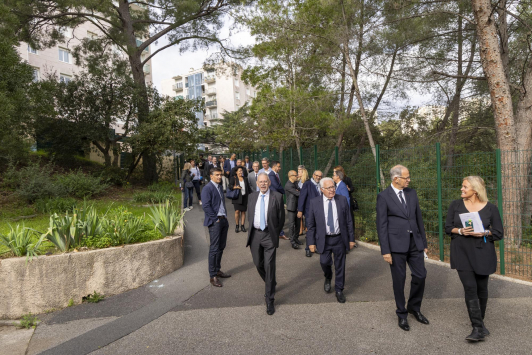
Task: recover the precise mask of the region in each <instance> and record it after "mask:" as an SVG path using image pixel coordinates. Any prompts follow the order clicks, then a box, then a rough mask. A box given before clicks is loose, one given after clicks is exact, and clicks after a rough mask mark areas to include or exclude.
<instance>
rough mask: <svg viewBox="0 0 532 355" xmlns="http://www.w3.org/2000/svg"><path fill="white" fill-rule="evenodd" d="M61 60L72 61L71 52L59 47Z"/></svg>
mask: <svg viewBox="0 0 532 355" xmlns="http://www.w3.org/2000/svg"><path fill="white" fill-rule="evenodd" d="M59 61H60V62H65V63H70V52H69V51H68V50H66V49H63V48H59Z"/></svg>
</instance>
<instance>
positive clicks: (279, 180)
mask: <svg viewBox="0 0 532 355" xmlns="http://www.w3.org/2000/svg"><path fill="white" fill-rule="evenodd" d="M275 177H276V178H277V182H278V183H279V184H280V183H281V179H279V174H277V173H275Z"/></svg>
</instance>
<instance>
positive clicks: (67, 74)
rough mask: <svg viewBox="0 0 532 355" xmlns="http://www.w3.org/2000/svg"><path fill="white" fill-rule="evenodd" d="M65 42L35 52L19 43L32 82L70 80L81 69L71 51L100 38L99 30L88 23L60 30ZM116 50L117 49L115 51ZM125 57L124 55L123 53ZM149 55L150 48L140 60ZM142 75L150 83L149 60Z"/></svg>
mask: <svg viewBox="0 0 532 355" xmlns="http://www.w3.org/2000/svg"><path fill="white" fill-rule="evenodd" d="M61 31H63V34H64V36H65V40H64V42H62V43H59V44H58V45H57V46H54V47H51V48H45V49H42V50H37V49H35V48H32V47H31V46H30V45H28V44H27V43H21V45H20V46H19V48H18V51H19V54H20V56H21V58H22V60H24V61H26V62H27V63H28V64H29V65H31V66H32V67H33V68H34V70H33V77H34V80H36V81H37V80H40V79H41V78H44V77H45V76H48V75H53V76H56V77H57V80H59V81H61V82H68V81H70V80H72V78H73V77H74V75H75V74H76V73H78V72H80V71H81V70H82V68H81V67H79V66H77V65H76V64H75V63H74V59H73V57H72V50H73V49H74V48H75V47H76V46H78V45H79V44H80V43H81V41H82V40H83V39H84V38H97V37H99V36H101V35H102V34H101V32H100V30H99V29H98V28H97V27H96V26H94V25H93V24H92V23H90V22H85V23H83V24H81V25H80V26H77V27H76V28H74V29H72V28H61ZM140 44H142V39H137V45H140ZM116 50H118V49H116ZM124 55H125V53H124ZM149 55H150V48H149V47H147V48H146V50H145V51H144V53H143V54H142V58H143V59H144V58H146V57H148V56H149ZM144 74H145V76H146V83H147V84H149V85H151V83H152V66H151V60H149V61H148V62H147V64H146V65H144Z"/></svg>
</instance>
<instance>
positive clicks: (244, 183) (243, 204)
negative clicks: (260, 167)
mask: <svg viewBox="0 0 532 355" xmlns="http://www.w3.org/2000/svg"><path fill="white" fill-rule="evenodd" d="M243 169H244V167H242V166H240V167H238V169H237V170H236V173H235V174H234V175H231V177H230V178H229V185H228V188H229V189H230V190H240V193H239V194H238V198H237V199H236V200H233V206H234V207H235V224H236V227H235V232H236V233H238V232H240V230H241V231H242V232H247V230H246V227H245V226H244V224H245V222H246V210H247V208H248V196H249V194H250V193H251V192H252V191H251V186H249V182H248V179H246V178H244V174H243ZM239 222H241V226H240V230H239Z"/></svg>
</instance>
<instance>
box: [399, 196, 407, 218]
mask: <svg viewBox="0 0 532 355" xmlns="http://www.w3.org/2000/svg"><path fill="white" fill-rule="evenodd" d="M399 199H400V200H401V204H402V205H403V208H404V209H405V211H406V212H407V213H408V208H406V202H405V199H404V198H403V191H399Z"/></svg>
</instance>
